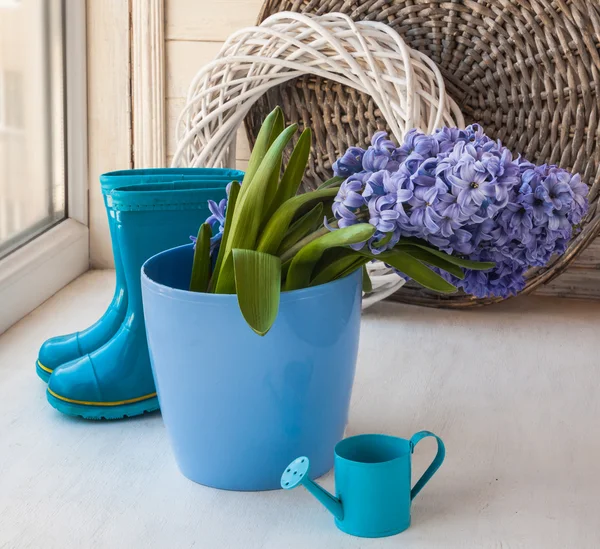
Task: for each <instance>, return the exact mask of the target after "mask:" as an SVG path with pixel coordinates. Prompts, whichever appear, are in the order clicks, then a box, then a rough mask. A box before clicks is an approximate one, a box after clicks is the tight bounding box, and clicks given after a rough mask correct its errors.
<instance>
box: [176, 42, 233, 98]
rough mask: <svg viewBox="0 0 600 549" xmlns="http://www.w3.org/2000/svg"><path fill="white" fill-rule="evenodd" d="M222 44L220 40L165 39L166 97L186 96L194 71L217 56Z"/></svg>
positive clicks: (194, 74)
mask: <svg viewBox="0 0 600 549" xmlns="http://www.w3.org/2000/svg"><path fill="white" fill-rule="evenodd" d="M222 45H223V44H222V42H177V41H176V42H173V41H167V43H166V49H165V56H166V64H167V72H166V74H167V84H166V97H167V99H168V98H170V97H186V96H187V92H188V89H189V87H190V84H191V82H192V79H193V78H194V76H196V73H197V72H198V71H199V70H200V69H201V68H202V67H203V66H204V65H206V64H207V63H209V62H210V61H212V60H213V59H214V58H215V57H216V56H217V54H218V53H219V50H220V49H221V46H222Z"/></svg>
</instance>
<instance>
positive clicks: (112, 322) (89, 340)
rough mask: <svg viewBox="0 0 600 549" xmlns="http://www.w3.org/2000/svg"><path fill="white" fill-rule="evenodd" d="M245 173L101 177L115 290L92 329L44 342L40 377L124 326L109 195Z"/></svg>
mask: <svg viewBox="0 0 600 549" xmlns="http://www.w3.org/2000/svg"><path fill="white" fill-rule="evenodd" d="M243 176H244V173H243V172H240V171H237V170H228V169H221V168H157V169H147V170H120V171H116V172H109V173H106V174H104V175H101V176H100V184H101V186H102V195H103V197H104V205H105V207H106V212H107V214H108V226H109V229H110V238H111V241H112V249H113V255H114V259H115V270H116V287H115V293H114V296H113V298H112V301H111V302H110V305H109V306H108V309H107V310H106V312H105V313H104V315H102V317H101V318H100V319H99V320H97V321H96V322H95V323H94V324H92V325H91V326H90V327H89V328H86V329H85V330H83V331H81V332H75V333H72V334H68V335H63V336H57V337H53V338H50V339H48V340H47V341H45V342H44V344H43V345H42V347H41V348H40V351H39V353H38V359H37V361H36V371H37V374H38V376H39V377H40V378H41V379H43V380H44V381H45V382H48V378H49V377H50V374H51V373H52V372H53V371H54V369H55V368H56V367H58V366H60V365H61V364H65V363H66V362H70V361H71V360H74V359H76V358H79V357H81V356H83V355H86V354H88V353H91V352H92V351H95V350H96V349H98V348H99V347H101V346H102V345H104V344H105V343H106V342H107V341H108V340H109V339H110V338H111V337H112V336H114V335H115V334H116V333H117V330H118V329H119V328H120V327H121V324H122V322H123V319H124V318H125V313H126V311H127V286H126V284H125V275H124V272H123V265H122V263H121V254H120V251H119V246H118V245H117V237H116V229H115V213H114V211H113V208H112V207H111V206H110V205H109V203H108V196H109V195H110V193H111V192H112V191H113V190H114V189H116V188H117V187H124V186H130V185H148V184H154V183H160V182H163V183H167V182H170V181H176V180H186V181H199V182H203V183H204V182H206V183H211V182H212V183H214V184H212V183H211V185H210V186H215V187H221V186H225V185H226V184H227V183H229V182H230V181H233V180H238V181H241V180H242V178H243Z"/></svg>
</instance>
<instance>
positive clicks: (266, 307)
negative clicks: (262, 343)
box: [232, 248, 281, 336]
mask: <svg viewBox="0 0 600 549" xmlns="http://www.w3.org/2000/svg"><path fill="white" fill-rule="evenodd" d="M232 257H233V266H234V272H235V286H236V293H237V299H238V303H239V306H240V310H241V311H242V315H243V316H244V318H245V319H246V322H247V323H248V325H249V326H250V327H251V328H252V329H253V330H254V331H255V332H256V333H257V334H258V335H260V336H264V335H265V334H266V333H267V332H268V331H269V330H270V329H271V326H273V323H274V322H275V319H276V318H277V313H278V311H279V296H280V293H281V260H280V259H279V258H278V257H276V256H273V255H269V254H263V253H260V252H255V251H254V250H240V249H237V248H235V249H233V250H232Z"/></svg>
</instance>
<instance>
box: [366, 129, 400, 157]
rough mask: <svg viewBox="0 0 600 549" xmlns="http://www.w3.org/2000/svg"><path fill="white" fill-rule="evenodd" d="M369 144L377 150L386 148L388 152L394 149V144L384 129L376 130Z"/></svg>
mask: <svg viewBox="0 0 600 549" xmlns="http://www.w3.org/2000/svg"><path fill="white" fill-rule="evenodd" d="M371 146H372V147H374V148H376V149H378V150H386V151H388V152H389V153H390V154H392V152H393V151H394V150H395V149H396V145H395V144H394V142H393V141H391V140H390V139H388V134H387V132H384V131H378V132H375V133H374V134H373V137H372V138H371Z"/></svg>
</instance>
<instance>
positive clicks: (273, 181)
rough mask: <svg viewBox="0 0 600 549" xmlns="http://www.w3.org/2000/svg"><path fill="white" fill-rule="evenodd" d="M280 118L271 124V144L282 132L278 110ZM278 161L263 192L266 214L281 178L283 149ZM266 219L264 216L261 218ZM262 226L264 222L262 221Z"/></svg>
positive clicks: (281, 117) (281, 119)
mask: <svg viewBox="0 0 600 549" xmlns="http://www.w3.org/2000/svg"><path fill="white" fill-rule="evenodd" d="M279 113H280V114H281V116H277V117H276V118H275V123H274V124H273V130H272V131H271V144H273V142H274V141H275V139H277V137H279V136H280V135H281V134H282V132H283V130H284V121H283V111H281V109H280V110H279ZM277 160H278V161H277V162H276V164H277V167H276V168H275V169H274V170H273V172H272V174H271V177H269V180H268V184H267V187H266V190H265V206H264V208H265V211H266V212H268V211H269V210H270V208H271V204H272V203H273V201H274V200H275V195H276V193H277V190H278V183H279V178H280V177H281V164H282V162H283V149H282V152H280V153H279V156H278V159H277ZM263 217H266V216H263ZM263 225H264V220H263Z"/></svg>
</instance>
